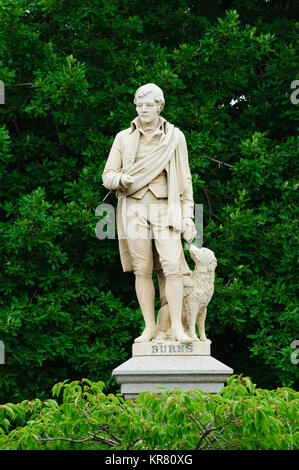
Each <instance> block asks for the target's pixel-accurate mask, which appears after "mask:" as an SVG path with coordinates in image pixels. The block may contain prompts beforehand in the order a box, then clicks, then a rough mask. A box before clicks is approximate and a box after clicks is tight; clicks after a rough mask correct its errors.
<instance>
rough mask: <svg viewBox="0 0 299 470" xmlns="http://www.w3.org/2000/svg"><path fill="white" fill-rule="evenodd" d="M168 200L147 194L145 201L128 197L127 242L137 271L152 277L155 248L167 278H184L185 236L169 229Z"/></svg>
mask: <svg viewBox="0 0 299 470" xmlns="http://www.w3.org/2000/svg"><path fill="white" fill-rule="evenodd" d="M167 210H168V200H167V199H166V198H165V199H164V198H156V196H155V195H154V194H153V193H152V192H151V191H147V192H146V193H145V195H144V196H143V198H142V199H135V198H132V197H126V230H127V243H128V246H129V250H130V254H131V257H132V263H133V270H134V273H135V275H138V276H152V272H153V267H154V246H153V244H155V248H156V251H157V253H158V255H159V259H160V263H161V266H162V270H163V272H164V275H165V276H170V275H180V258H181V252H182V242H181V234H180V233H179V232H174V231H173V229H172V228H169V227H168V212H167Z"/></svg>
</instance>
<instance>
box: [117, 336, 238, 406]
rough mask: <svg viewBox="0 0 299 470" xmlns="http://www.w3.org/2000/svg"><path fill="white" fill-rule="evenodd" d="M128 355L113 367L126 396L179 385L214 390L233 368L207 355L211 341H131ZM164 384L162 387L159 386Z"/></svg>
mask: <svg viewBox="0 0 299 470" xmlns="http://www.w3.org/2000/svg"><path fill="white" fill-rule="evenodd" d="M132 352H133V355H132V357H131V359H129V360H128V361H126V362H124V363H123V364H121V365H120V366H119V367H117V368H116V369H114V370H113V372H112V376H113V377H114V379H115V380H116V382H117V383H118V384H120V385H121V393H122V394H123V395H124V397H125V399H135V398H136V397H137V396H138V394H139V393H140V392H143V391H152V392H163V390H165V389H174V388H176V387H177V388H179V389H180V390H184V391H186V390H194V389H195V388H199V389H200V390H202V391H203V392H210V393H217V392H219V391H220V390H221V389H222V388H223V387H224V385H225V382H226V381H227V379H228V378H229V376H230V375H232V374H233V370H232V369H231V368H230V367H228V366H226V365H225V364H222V362H220V361H218V360H217V359H215V358H213V357H212V356H211V355H210V343H205V342H201V341H199V342H193V343H189V344H183V343H179V342H170V341H163V342H160V343H159V342H154V341H151V342H149V343H134V344H133V351H132ZM162 387H164V388H162Z"/></svg>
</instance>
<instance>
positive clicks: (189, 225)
mask: <svg viewBox="0 0 299 470" xmlns="http://www.w3.org/2000/svg"><path fill="white" fill-rule="evenodd" d="M182 233H183V238H184V239H185V240H186V242H188V243H191V242H192V241H193V240H194V238H195V236H196V234H197V230H196V228H195V224H194V222H193V219H192V218H191V217H183V220H182Z"/></svg>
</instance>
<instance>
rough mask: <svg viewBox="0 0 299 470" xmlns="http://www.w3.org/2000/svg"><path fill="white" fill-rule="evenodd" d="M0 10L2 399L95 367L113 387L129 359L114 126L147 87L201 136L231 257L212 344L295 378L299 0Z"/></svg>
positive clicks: (11, 5)
mask: <svg viewBox="0 0 299 470" xmlns="http://www.w3.org/2000/svg"><path fill="white" fill-rule="evenodd" d="M0 6H1V9H0V23H1V28H0V80H2V81H3V82H4V83H5V91H6V104H5V105H1V106H0V179H1V181H0V217H1V219H0V232H1V245H0V258H1V268H0V293H1V295H0V339H1V340H3V341H4V342H5V346H6V365H5V366H1V368H0V381H1V387H0V397H1V401H7V400H16V399H23V398H31V397H32V395H35V394H38V393H41V394H44V396H47V393H48V392H49V389H50V387H51V386H52V384H53V383H54V382H55V381H59V380H64V379H65V378H66V377H71V378H74V379H75V378H78V377H81V376H82V374H83V372H84V375H85V376H88V377H90V378H91V379H93V380H97V379H98V378H99V377H101V378H102V379H104V380H105V382H106V383H108V385H109V384H110V385H111V386H112V380H111V377H110V375H111V370H112V369H113V367H114V366H116V365H118V364H119V363H120V362H122V361H124V360H125V359H127V358H128V357H129V356H130V352H131V351H130V349H131V343H132V340H133V338H134V337H135V336H137V335H138V334H139V332H140V330H141V329H142V319H141V314H140V311H139V309H138V305H137V301H136V298H135V292H134V279H133V276H132V275H131V274H123V273H122V270H121V266H120V261H119V255H118V246H117V242H116V240H104V241H99V240H98V239H97V238H96V236H95V226H96V224H97V222H98V220H99V219H98V217H96V215H95V210H96V207H97V206H98V204H100V202H101V201H102V200H103V198H104V197H105V195H106V193H107V191H106V190H105V189H104V188H103V187H102V184H101V173H102V170H103V167H104V164H105V161H106V158H107V155H108V151H109V148H110V146H111V143H112V140H113V136H114V135H115V133H116V132H118V131H119V130H120V129H124V128H126V127H128V125H129V122H130V120H131V119H133V118H134V117H135V110H134V105H133V96H134V92H135V90H136V88H137V87H138V86H140V85H142V84H144V83H146V82H154V83H156V84H157V85H159V86H161V87H162V88H163V90H164V92H165V97H166V107H165V112H164V117H165V118H167V119H168V120H169V121H171V122H173V123H175V124H176V125H177V126H178V127H179V128H180V129H181V130H182V131H183V132H184V133H185V135H186V138H187V143H188V148H189V160H190V166H191V171H192V175H193V186H194V198H195V202H196V203H202V204H204V232H203V235H204V238H203V242H204V246H207V247H209V248H211V249H212V250H214V251H215V254H216V257H217V259H218V267H217V275H216V281H215V287H216V289H215V294H214V297H213V299H212V302H211V304H210V306H209V314H208V320H207V323H208V324H207V329H208V332H209V336H210V337H211V339H212V341H213V345H212V353H214V355H216V357H217V358H218V359H220V360H224V361H226V362H227V363H228V364H229V365H230V366H232V367H233V368H234V370H235V371H236V372H238V373H239V372H243V373H246V374H247V373H249V374H250V375H251V376H252V377H253V378H254V379H255V380H257V381H258V383H259V385H263V386H265V385H267V386H271V387H273V386H278V385H281V384H283V385H292V384H294V382H295V380H296V377H298V375H297V374H298V372H297V368H296V365H295V364H293V363H292V362H291V360H290V356H291V353H292V349H291V347H290V345H291V342H292V341H293V340H295V339H297V338H298V310H297V307H296V299H295V295H296V291H295V285H296V284H295V276H296V272H295V266H296V252H297V224H296V217H297V209H296V202H295V191H296V188H297V182H296V178H295V172H296V163H297V157H298V139H297V137H296V134H297V128H298V105H296V104H294V103H292V102H291V99H290V97H291V93H292V92H293V90H292V89H291V88H290V87H291V82H292V81H294V80H296V79H299V77H298V61H297V60H296V59H297V57H298V49H297V47H298V22H296V20H295V18H296V8H295V2H292V1H290V2H287V4H286V3H285V2H283V1H275V2H274V1H272V0H270V1H268V2H264V1H260V0H247V1H242V2H241V1H233V2H219V1H216V0H215V1H201V2H193V3H192V2H189V1H187V0H180V1H175V2H174V1H168V2H166V3H163V2H162V3H161V2H158V3H156V2H152V1H147V0H145V1H144V2H142V8H141V7H140V2H136V1H134V0H132V1H128V0H123V1H121V2H120V1H116V0H109V1H108V0H101V1H100V2H94V1H88V0H83V1H80V2H79V1H72V2H70V1H68V0H55V1H53V0H51V1H50V0H33V1H26V0H18V1H16V0H1V1H0ZM106 202H109V203H111V204H114V205H115V199H114V197H113V195H111V196H109V198H108V199H107V200H106ZM189 261H190V260H189ZM190 266H192V265H191V263H190ZM296 315H297V316H296ZM42 396H43V395H41V397H42Z"/></svg>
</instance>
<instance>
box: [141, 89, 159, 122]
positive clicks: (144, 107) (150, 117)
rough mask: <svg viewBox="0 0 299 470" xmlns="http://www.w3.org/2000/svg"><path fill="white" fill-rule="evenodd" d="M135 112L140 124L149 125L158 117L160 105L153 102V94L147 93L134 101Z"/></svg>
mask: <svg viewBox="0 0 299 470" xmlns="http://www.w3.org/2000/svg"><path fill="white" fill-rule="evenodd" d="M136 111H137V114H138V116H139V119H140V121H141V123H144V124H150V123H151V122H154V121H155V120H156V119H157V117H158V116H159V114H160V111H161V105H160V104H157V103H156V102H155V99H154V93H147V95H145V96H142V97H140V98H137V99H136Z"/></svg>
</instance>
